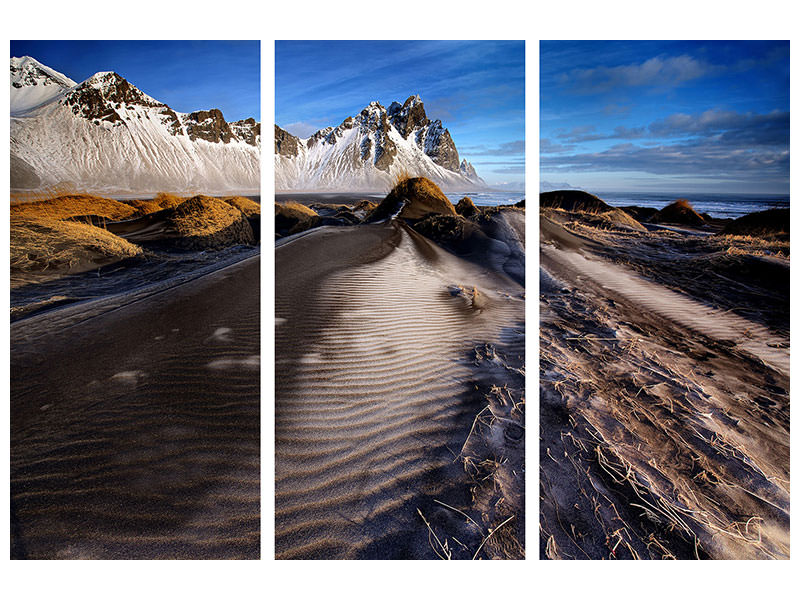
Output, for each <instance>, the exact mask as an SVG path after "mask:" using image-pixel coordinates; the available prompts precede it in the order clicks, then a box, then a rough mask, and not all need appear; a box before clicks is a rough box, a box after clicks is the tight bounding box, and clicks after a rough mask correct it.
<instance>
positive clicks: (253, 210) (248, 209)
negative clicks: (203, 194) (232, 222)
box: [222, 196, 261, 218]
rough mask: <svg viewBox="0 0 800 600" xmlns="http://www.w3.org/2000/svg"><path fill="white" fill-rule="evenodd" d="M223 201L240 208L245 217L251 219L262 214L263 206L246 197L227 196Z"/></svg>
mask: <svg viewBox="0 0 800 600" xmlns="http://www.w3.org/2000/svg"><path fill="white" fill-rule="evenodd" d="M222 201H223V202H227V203H228V204H230V205H231V206H234V207H236V208H238V209H239V210H240V211H242V214H243V215H244V216H245V217H248V218H250V217H252V216H255V215H260V214H261V205H260V204H259V203H258V202H254V201H253V200H250V198H245V197H244V196H225V197H224V198H222Z"/></svg>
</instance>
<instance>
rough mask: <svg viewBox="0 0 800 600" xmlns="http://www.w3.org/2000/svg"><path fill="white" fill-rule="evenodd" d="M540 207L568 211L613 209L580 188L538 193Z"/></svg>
mask: <svg viewBox="0 0 800 600" xmlns="http://www.w3.org/2000/svg"><path fill="white" fill-rule="evenodd" d="M539 206H540V207H541V208H560V209H562V210H567V211H570V212H587V213H594V214H599V213H605V212H609V211H612V210H614V208H612V207H611V206H609V205H608V204H606V203H605V202H603V201H602V200H601V199H600V198H598V197H597V196H594V195H592V194H589V193H588V192H584V191H581V190H559V191H555V192H542V193H541V194H539Z"/></svg>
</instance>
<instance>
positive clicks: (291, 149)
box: [275, 125, 300, 156]
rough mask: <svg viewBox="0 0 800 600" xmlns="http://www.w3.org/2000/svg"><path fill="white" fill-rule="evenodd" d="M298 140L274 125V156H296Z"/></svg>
mask: <svg viewBox="0 0 800 600" xmlns="http://www.w3.org/2000/svg"><path fill="white" fill-rule="evenodd" d="M299 145H300V139H299V138H297V137H295V136H293V135H292V134H291V133H289V132H288V131H285V130H284V129H281V128H280V127H278V126H277V125H275V154H278V155H280V156H297V153H298V146H299Z"/></svg>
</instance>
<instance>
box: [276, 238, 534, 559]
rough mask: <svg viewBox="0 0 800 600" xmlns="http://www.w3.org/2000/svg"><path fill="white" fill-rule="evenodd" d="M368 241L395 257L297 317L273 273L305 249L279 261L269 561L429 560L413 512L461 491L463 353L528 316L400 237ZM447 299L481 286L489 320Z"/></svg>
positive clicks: (469, 408)
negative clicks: (463, 288)
mask: <svg viewBox="0 0 800 600" xmlns="http://www.w3.org/2000/svg"><path fill="white" fill-rule="evenodd" d="M370 227H371V229H369V230H368V231H369V232H370V234H371V235H375V232H379V234H380V237H381V238H382V243H384V244H385V243H386V240H387V239H390V238H391V239H392V242H391V243H392V244H393V246H394V247H393V248H391V249H389V250H388V251H387V253H386V254H385V256H384V257H383V258H380V259H379V260H377V261H375V262H370V263H368V264H362V265H355V266H350V267H346V268H343V269H340V270H336V271H335V272H333V273H330V274H328V275H327V276H326V277H325V279H324V280H322V281H318V282H317V285H315V286H314V289H308V290H305V291H306V292H307V293H308V294H310V295H313V302H309V308H308V309H307V311H306V312H305V313H304V314H303V315H302V316H301V315H299V314H298V311H297V308H296V304H295V303H296V300H297V293H296V291H295V293H289V292H288V291H287V289H286V288H285V287H283V286H282V281H283V279H282V278H283V277H286V278H291V276H292V274H291V273H289V272H288V270H286V269H284V268H282V262H281V261H282V253H283V252H285V251H290V252H294V253H296V254H299V253H301V252H302V251H303V250H304V248H292V245H291V244H289V245H287V246H285V247H283V248H279V249H278V250H279V251H278V254H277V259H278V273H277V276H278V279H277V284H276V316H277V318H278V322H279V323H280V324H279V325H278V327H277V329H276V356H277V360H276V482H275V489H276V502H275V504H276V555H277V556H278V558H435V555H434V554H433V552H432V550H431V548H430V546H429V544H428V542H427V532H426V531H424V524H423V523H422V522H421V520H420V519H419V516H418V515H417V512H416V508H417V507H419V506H427V504H426V501H427V503H428V504H430V500H429V498H432V497H436V498H439V499H444V498H446V497H450V496H448V494H450V495H452V494H455V495H458V494H461V495H462V496H463V494H465V493H466V490H467V489H468V486H467V482H466V481H465V475H464V471H463V468H461V467H460V466H459V465H458V464H455V463H454V462H453V460H454V456H455V454H456V453H458V451H459V449H460V447H461V444H463V442H464V438H465V436H466V434H467V433H468V431H469V426H470V423H471V421H472V419H473V417H474V415H475V413H476V412H477V410H476V408H475V407H476V406H480V405H479V404H476V403H474V402H471V401H470V391H471V389H472V387H474V386H470V384H469V381H470V377H472V370H471V364H470V363H469V362H468V360H466V358H467V353H468V350H469V349H470V348H472V347H473V346H474V344H476V343H478V342H481V341H492V342H501V341H502V338H503V336H504V325H507V324H510V323H512V322H514V320H515V319H516V320H517V321H521V320H522V318H523V304H524V303H523V302H522V301H521V300H520V299H512V298H509V297H508V296H507V295H504V294H502V293H500V290H499V287H500V286H501V285H508V281H505V280H502V281H501V280H499V279H498V280H492V279H489V278H488V277H486V276H485V275H481V272H480V270H479V269H478V268H477V267H475V266H473V265H471V264H469V263H465V262H464V261H462V260H460V259H457V258H455V257H453V256H452V255H448V254H446V253H443V252H442V251H441V250H439V249H438V248H435V247H434V246H432V245H430V244H429V243H428V242H427V241H425V240H423V239H420V238H418V237H416V236H415V234H414V233H413V232H409V231H407V230H399V231H400V232H401V235H399V236H398V235H397V231H398V230H393V227H399V226H393V225H375V226H370ZM361 229H362V231H363V230H364V229H365V228H361ZM336 233H337V234H338V235H339V236H343V235H359V232H356V233H352V232H336ZM324 242H326V240H321V241H320V242H319V243H324ZM330 242H334V241H333V240H329V243H330ZM334 243H335V242H334ZM364 244H365V245H367V244H368V240H365V241H364ZM356 248H357V247H356ZM352 252H354V253H355V254H358V252H359V250H357V249H354V250H352ZM345 254H346V253H338V254H337V250H336V249H335V245H331V256H332V257H337V258H339V259H340V262H341V263H348V260H349V259H348V257H347V256H345ZM453 285H469V286H471V285H477V286H478V288H479V289H481V290H482V291H484V293H485V294H486V296H487V297H488V298H489V306H488V307H486V308H485V309H484V310H480V311H479V310H474V309H472V308H471V307H470V303H469V301H468V300H467V299H465V298H464V297H462V296H459V295H453V294H451V292H450V291H449V290H448V286H453ZM511 285H512V286H513V285H516V284H511ZM520 289H521V288H517V290H518V291H519V290H520ZM473 400H476V399H473ZM454 484H455V485H454ZM462 500H463V498H459V499H458V501H462ZM452 501H453V502H456V500H452Z"/></svg>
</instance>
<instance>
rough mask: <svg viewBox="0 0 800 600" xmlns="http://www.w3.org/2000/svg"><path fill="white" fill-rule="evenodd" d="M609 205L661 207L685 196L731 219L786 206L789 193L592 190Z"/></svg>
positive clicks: (717, 215)
mask: <svg viewBox="0 0 800 600" xmlns="http://www.w3.org/2000/svg"><path fill="white" fill-rule="evenodd" d="M595 195H596V196H597V197H599V198H602V199H603V200H605V201H606V202H607V203H608V204H610V205H611V206H645V207H648V208H658V209H661V208H664V207H665V206H666V205H667V204H671V203H672V202H675V200H677V199H678V198H685V199H686V200H688V201H689V203H690V204H691V205H692V206H693V207H694V209H695V210H696V211H697V212H699V213H701V214H702V213H708V214H710V215H711V216H712V217H715V218H718V219H727V218H730V219H735V218H737V217H741V216H743V215H746V214H748V213H752V212H758V211H761V210H767V209H770V208H789V196H773V195H763V196H757V195H752V194H663V193H651V192H602V193H599V194H595Z"/></svg>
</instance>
